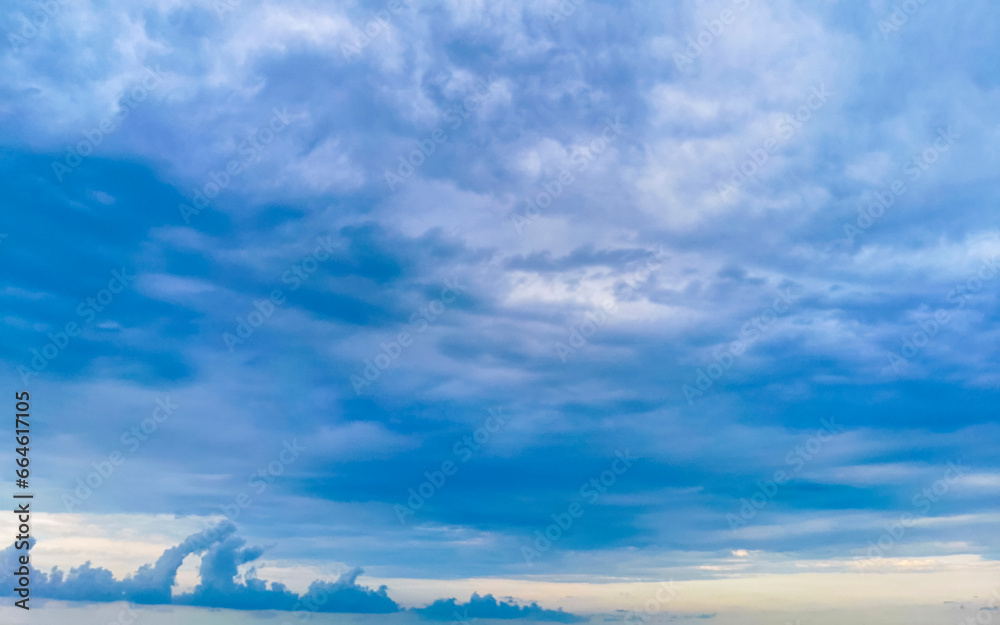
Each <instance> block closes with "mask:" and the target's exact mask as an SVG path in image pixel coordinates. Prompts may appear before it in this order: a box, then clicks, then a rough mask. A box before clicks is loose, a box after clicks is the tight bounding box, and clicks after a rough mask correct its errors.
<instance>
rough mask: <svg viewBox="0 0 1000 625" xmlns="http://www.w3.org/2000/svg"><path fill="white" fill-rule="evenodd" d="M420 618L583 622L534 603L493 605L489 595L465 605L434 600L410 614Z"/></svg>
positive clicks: (448, 600) (492, 599) (472, 599)
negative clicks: (415, 614) (417, 615)
mask: <svg viewBox="0 0 1000 625" xmlns="http://www.w3.org/2000/svg"><path fill="white" fill-rule="evenodd" d="M414 611H415V612H416V613H417V614H419V615H420V616H421V617H423V618H425V619H428V620H432V621H463V620H468V619H472V618H491V619H503V620H511V619H531V620H533V621H551V622H554V623H580V622H583V621H585V620H587V619H584V618H581V617H579V616H576V615H575V614H570V613H568V612H563V611H562V610H546V609H544V608H541V607H539V606H538V604H537V603H532V604H530V605H525V606H521V605H518V604H517V603H516V602H514V601H513V600H512V601H510V602H508V601H497V600H496V599H495V598H494V597H493V595H485V596H482V597H480V596H479V595H478V594H477V593H473V594H472V597H471V598H470V599H469V601H468V603H458V600H457V599H438V600H437V601H435V602H434V603H432V604H430V605H429V606H427V607H426V608H417V609H415V610H414Z"/></svg>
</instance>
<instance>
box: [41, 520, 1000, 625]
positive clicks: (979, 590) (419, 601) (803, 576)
mask: <svg viewBox="0 0 1000 625" xmlns="http://www.w3.org/2000/svg"><path fill="white" fill-rule="evenodd" d="M204 523H205V519H195V518H187V519H177V518H174V517H167V516H164V515H70V514H65V515H61V514H56V515H40V517H39V520H38V526H37V527H38V535H39V537H40V541H39V543H38V545H37V546H36V548H35V549H34V550H33V555H34V557H35V564H36V566H37V567H38V568H40V569H42V570H47V569H48V568H51V567H52V566H57V565H58V566H59V567H60V568H62V569H63V570H68V569H69V568H70V567H73V566H79V565H80V564H82V563H83V562H85V561H88V560H89V561H91V562H92V563H93V564H94V565H95V566H102V567H104V568H107V569H109V570H111V571H112V573H113V574H114V575H115V576H116V577H117V578H119V579H121V578H123V577H125V576H127V575H128V574H130V573H132V572H134V571H135V570H136V569H138V568H139V566H141V565H143V564H147V563H151V562H154V561H155V560H156V558H157V557H159V555H160V554H161V553H162V552H163V550H164V549H166V548H168V547H171V546H173V545H175V544H177V543H179V542H180V541H181V540H183V538H184V537H186V536H187V535H189V534H190V533H192V532H193V531H197V530H198V529H199V528H200V526H203V525H204ZM43 538H44V539H43ZM733 556H734V557H736V558H737V559H739V560H744V559H747V558H750V559H752V558H754V557H758V556H760V557H768V554H760V553H757V552H754V553H751V552H747V551H743V550H740V551H734V552H733ZM196 562H197V559H196V557H195V556H191V557H190V561H188V560H186V561H185V565H184V566H183V567H182V568H181V571H180V573H179V575H178V587H179V590H183V591H190V590H191V589H192V588H193V586H194V585H195V584H197V582H198V579H197V571H196V568H195V564H196ZM720 562H721V561H720ZM772 562H773V561H772ZM329 564H330V565H329V566H324V567H318V566H317V565H316V563H315V562H298V561H275V560H269V559H268V558H266V557H265V558H264V559H263V561H262V562H258V563H255V565H256V566H257V568H258V577H260V578H261V579H265V580H268V581H276V582H282V583H285V584H287V585H288V586H289V588H290V589H291V590H293V591H295V592H298V593H302V592H305V590H306V588H307V587H308V585H309V583H310V582H311V581H313V580H315V579H317V578H323V579H327V580H332V579H336V577H337V575H338V574H339V573H342V572H344V571H345V570H347V569H348V568H350V567H348V566H347V565H346V564H344V563H332V562H331V563H329ZM781 566H782V572H781V573H780V574H776V573H769V574H761V573H751V572H745V573H740V572H739V571H738V569H735V568H733V567H731V566H727V567H721V568H722V569H725V572H726V573H728V576H727V577H716V578H712V579H701V580H690V579H688V580H683V579H680V577H681V576H683V575H688V576H689V575H690V571H691V570H690V569H687V571H686V572H684V571H683V570H682V569H676V570H675V571H674V572H673V574H676V575H677V577H676V578H675V580H674V585H673V586H672V587H671V588H673V589H674V592H673V593H672V594H671V593H666V592H664V591H663V590H662V587H661V585H660V584H659V583H657V582H638V581H607V580H606V579H605V580H598V579H596V578H591V577H588V576H583V575H579V576H570V577H563V578H561V579H560V578H556V577H554V576H550V577H540V576H536V577H527V576H526V577H524V578H519V579H507V578H468V579H458V580H454V579H447V580H445V579H415V578H397V577H382V576H378V575H374V574H372V575H363V576H362V577H361V578H360V579H359V583H361V584H363V585H366V586H370V587H377V586H379V585H382V584H385V585H386V586H388V588H389V593H390V596H391V597H392V598H393V599H394V600H396V601H397V602H398V603H400V604H401V605H403V606H404V607H416V606H423V605H427V604H428V603H430V602H432V601H434V600H436V599H440V598H443V597H457V598H459V599H460V600H462V601H465V600H467V599H468V597H469V596H470V595H471V594H472V593H473V592H476V593H479V594H481V595H482V594H487V593H491V594H493V595H494V596H496V597H498V598H503V597H508V596H509V597H514V598H516V599H518V600H520V601H522V602H523V601H529V602H530V601H537V602H538V603H539V604H540V605H542V606H543V607H546V608H552V609H555V608H559V607H562V608H564V609H566V610H567V611H573V612H579V613H601V612H604V613H606V612H613V611H615V610H619V609H621V610H629V611H631V610H635V611H643V610H644V609H647V608H650V607H651V610H650V611H661V612H668V611H669V612H686V613H705V612H708V613H711V612H715V611H729V610H737V611H738V610H750V611H771V610H824V609H830V610H842V609H844V608H845V607H846V606H852V607H854V608H861V607H867V608H871V609H876V608H882V607H886V606H917V605H924V606H932V605H941V604H944V602H948V601H959V602H961V601H971V600H973V599H974V598H975V597H976V596H978V597H980V598H981V599H982V598H987V597H990V596H991V595H992V594H993V593H994V592H995V591H1000V562H995V561H988V560H984V559H982V558H981V557H980V556H978V555H952V556H938V557H925V558H902V557H900V558H884V559H882V560H881V561H880V564H879V566H878V567H871V568H870V569H866V570H865V572H858V571H856V570H854V569H853V568H852V567H851V563H850V561H845V560H827V561H817V560H798V561H796V560H789V561H787V562H785V561H782V562H781ZM245 568H246V567H241V569H242V570H245ZM698 568H700V569H702V570H703V571H706V572H707V571H709V570H715V569H719V568H720V567H718V566H712V565H711V563H708V562H706V564H705V565H704V566H702V567H698ZM664 570H665V573H664V575H666V577H664V579H663V582H668V581H670V577H669V575H671V574H672V573H671V572H670V570H669V569H666V568H665V569H664ZM785 571H787V572H785ZM716 572H717V571H716ZM658 595H659V596H660V597H661V598H662V600H661V601H656V597H657V596H658ZM649 602H652V603H649ZM998 623H1000V620H998Z"/></svg>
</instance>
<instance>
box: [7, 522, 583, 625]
mask: <svg viewBox="0 0 1000 625" xmlns="http://www.w3.org/2000/svg"><path fill="white" fill-rule="evenodd" d="M235 532H236V526H235V525H233V523H231V522H229V521H223V522H222V523H219V524H218V525H215V526H214V527H210V528H208V529H206V530H204V531H201V532H198V533H196V534H192V535H191V536H189V537H188V538H186V539H185V540H184V541H183V542H182V543H180V544H179V545H176V546H174V547H170V548H169V549H166V550H165V551H164V552H163V554H162V555H161V556H160V557H159V558H158V559H157V560H156V562H155V563H153V564H145V565H143V566H141V567H139V570H137V571H136V572H135V573H134V574H132V575H130V576H128V577H126V578H124V579H121V580H119V579H116V578H115V577H114V575H113V574H112V573H111V571H109V570H107V569H105V568H101V567H95V566H93V565H92V564H91V563H90V562H86V563H84V564H83V565H81V566H78V567H73V568H71V569H70V570H69V572H68V573H67V572H64V571H62V570H60V569H59V568H58V567H55V568H53V569H52V570H51V571H49V572H47V573H46V572H43V571H37V570H33V571H32V575H33V581H32V583H33V588H34V592H35V594H36V596H38V597H43V598H48V599H59V600H63V601H82V602H109V601H129V602H132V603H137V604H144V605H188V606H198V607H204V608H227V609H231V610H285V611H310V612H328V613H352V614H390V613H395V612H400V611H401V608H400V606H399V604H397V603H396V602H395V601H394V600H393V599H392V598H390V597H389V593H388V588H387V587H386V586H385V585H383V586H379V587H378V588H376V589H372V588H369V587H367V586H363V585H361V584H358V581H357V580H358V577H359V576H360V575H361V574H362V573H364V571H363V570H362V569H361V568H358V567H355V568H353V569H351V570H350V571H348V572H346V573H344V574H342V575H341V576H340V577H339V578H338V579H337V580H336V581H333V582H329V581H324V580H316V581H314V582H312V583H311V584H310V585H309V588H308V590H307V591H306V592H305V593H304V594H303V595H301V596H300V595H298V594H296V593H294V592H292V591H291V590H289V589H288V588H287V587H286V586H285V585H284V584H281V583H278V582H266V581H264V580H261V579H258V578H257V577H256V570H255V569H254V568H250V569H249V570H248V571H247V572H246V573H245V574H244V575H242V576H241V575H240V572H239V567H240V566H241V565H244V564H250V563H253V562H256V561H258V560H259V559H260V557H261V556H262V555H263V554H264V549H263V548H261V547H247V546H246V540H245V539H243V538H241V537H239V536H236V535H235ZM34 545H35V540H34V539H32V540H31V546H32V547H34ZM23 553H24V552H23V551H18V550H15V549H14V546H13V545H11V546H10V547H8V548H7V549H4V550H3V551H0V564H3V566H4V567H5V570H6V569H7V568H8V567H9V566H11V565H12V564H13V563H14V562H15V561H16V558H17V556H19V555H22V554H23ZM192 554H201V565H200V567H199V570H198V573H199V577H200V583H199V584H198V585H197V586H196V587H195V588H194V590H193V591H192V592H189V593H184V594H181V595H177V596H172V594H171V589H172V587H173V586H174V583H175V581H176V579H177V570H178V569H179V568H180V566H181V564H183V562H184V559H185V558H186V557H187V556H189V555H192ZM4 592H6V593H10V589H7V590H5V591H4ZM415 611H416V612H417V613H418V614H419V615H420V616H421V617H423V618H427V619H430V620H448V619H450V618H452V615H453V614H462V615H463V617H464V618H497V619H532V620H540V621H554V622H560V623H575V622H578V621H580V620H582V619H579V618H578V617H576V616H575V615H573V614H569V613H567V612H563V611H562V610H559V611H555V610H545V609H543V608H540V607H539V606H538V605H537V604H535V603H532V604H530V605H527V606H519V605H517V604H516V603H513V602H506V601H499V602H498V601H497V600H496V599H494V598H493V596H492V595H486V596H483V597H480V596H479V595H478V594H473V595H472V598H471V599H470V600H469V602H468V603H465V604H458V603H456V600H455V599H440V600H438V601H436V602H434V603H433V604H431V605H429V606H427V607H426V608H420V609H417V610H415Z"/></svg>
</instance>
